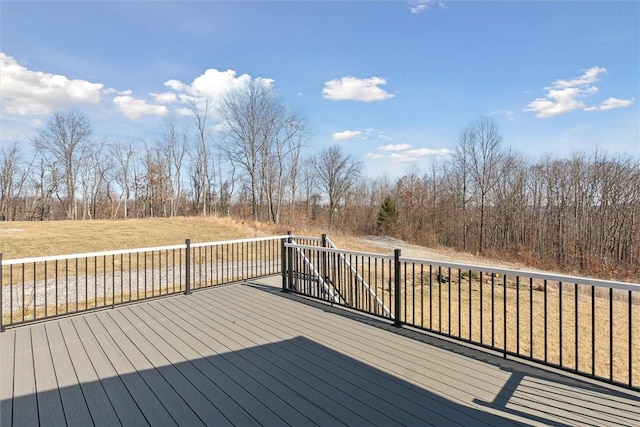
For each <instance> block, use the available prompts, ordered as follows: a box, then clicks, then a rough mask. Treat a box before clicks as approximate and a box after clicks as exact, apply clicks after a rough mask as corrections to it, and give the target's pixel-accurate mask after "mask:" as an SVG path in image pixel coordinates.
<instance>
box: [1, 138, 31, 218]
mask: <svg viewBox="0 0 640 427" xmlns="http://www.w3.org/2000/svg"><path fill="white" fill-rule="evenodd" d="M29 172H30V171H29V167H25V165H24V164H23V162H22V160H21V155H20V149H19V148H18V145H17V144H13V145H12V146H11V147H9V148H5V147H3V148H2V150H0V214H2V215H4V216H5V219H6V220H8V221H11V220H15V219H16V211H17V204H18V201H19V200H20V198H21V196H22V193H23V188H24V185H25V180H26V177H27V176H28V174H29Z"/></svg>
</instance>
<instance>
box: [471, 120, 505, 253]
mask: <svg viewBox="0 0 640 427" xmlns="http://www.w3.org/2000/svg"><path fill="white" fill-rule="evenodd" d="M460 149H461V150H462V155H463V156H464V157H465V159H468V161H469V163H470V169H469V170H470V173H471V177H472V179H473V182H474V185H475V190H476V195H477V196H478V197H479V200H478V204H479V207H480V212H479V214H480V219H479V227H478V252H480V253H482V250H483V249H484V237H485V225H486V222H485V215H486V209H487V196H488V194H489V192H490V191H491V190H492V189H493V188H494V187H495V186H496V185H497V184H498V181H499V180H500V178H501V175H500V173H499V171H500V167H504V166H505V162H508V161H510V156H507V155H506V154H505V153H504V151H503V150H502V136H500V132H499V131H498V125H497V124H496V122H495V120H493V119H492V118H482V119H479V120H477V121H476V122H475V123H473V124H471V125H469V127H468V128H467V129H466V130H465V131H464V133H463V141H462V144H461V145H460Z"/></svg>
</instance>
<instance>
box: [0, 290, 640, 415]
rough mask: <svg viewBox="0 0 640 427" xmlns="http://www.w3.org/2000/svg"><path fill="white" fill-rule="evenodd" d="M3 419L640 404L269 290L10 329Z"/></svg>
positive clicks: (585, 411)
mask: <svg viewBox="0 0 640 427" xmlns="http://www.w3.org/2000/svg"><path fill="white" fill-rule="evenodd" d="M0 351H1V353H2V354H1V356H2V359H1V366H0V374H1V375H2V377H1V378H0V398H1V408H0V417H1V418H0V425H1V426H2V427H5V426H36V425H51V426H63V425H78V426H87V425H92V424H93V425H104V426H115V425H132V426H139V425H146V424H150V425H158V426H161V425H162V426H164V425H175V424H178V425H185V426H196V425H215V426H218V425H239V426H244V425H264V426H278V425H292V426H304V425H328V426H335V425H349V426H358V425H372V424H373V425H384V426H392V425H405V426H417V425H437V426H442V425H473V426H476V425H483V424H485V425H501V426H502V425H505V426H508V425H515V424H526V425H581V426H588V425H611V426H623V425H636V426H638V425H640V395H638V394H637V393H632V392H627V391H624V390H621V389H617V388H610V387H607V386H603V385H600V384H594V383H593V382H586V381H583V380H578V379H575V378H571V377H568V376H566V375H558V374H555V373H552V372H549V371H547V370H542V369H538V368H534V367H531V366H528V365H524V364H520V363H518V362H515V361H511V360H505V359H502V358H501V357H499V356H494V355H492V354H488V353H486V352H480V351H476V350H475V349H471V348H468V347H464V346H461V345H458V344H454V343H450V342H448V341H444V340H441V339H438V338H433V337H430V336H428V335H426V334H423V333H418V332H415V331H411V330H408V329H406V328H403V329H397V328H394V327H393V326H391V325H389V324H388V323H385V322H381V321H379V320H377V319H372V318H370V317H367V316H362V315H360V314H356V313H353V312H350V311H348V310H344V309H337V308H332V307H330V306H328V305H325V304H322V303H318V302H314V301H309V300H306V299H304V298H300V297H297V296H294V295H291V294H283V293H281V292H279V291H278V289H277V288H274V287H273V286H269V285H267V284H265V283H262V284H261V283H257V282H256V283H252V284H235V285H229V286H222V287H218V288H214V289H210V290H206V291H201V292H196V293H193V294H192V295H188V296H185V295H179V296H173V297H167V298H163V299H158V300H153V301H148V302H143V303H138V304H132V305H127V306H123V307H120V308H116V309H107V310H103V311H99V312H95V313H90V314H85V315H80V316H73V317H68V318H64V319H60V320H53V321H47V322H43V323H39V324H34V325H31V326H24V327H19V328H14V329H9V330H7V331H5V332H3V333H1V334H0Z"/></svg>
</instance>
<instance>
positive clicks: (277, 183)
mask: <svg viewBox="0 0 640 427" xmlns="http://www.w3.org/2000/svg"><path fill="white" fill-rule="evenodd" d="M220 115H221V117H222V122H223V126H224V130H223V135H224V136H223V138H222V140H221V141H220V144H219V147H220V150H221V151H222V152H224V153H225V154H226V156H227V157H228V159H229V160H230V161H231V162H232V163H234V164H235V165H236V166H237V167H238V168H239V169H241V170H242V171H243V172H244V173H245V174H246V176H247V179H248V181H249V182H248V185H249V191H250V195H251V206H252V214H253V219H254V220H256V221H257V220H258V219H259V218H260V215H259V214H260V211H259V208H260V205H261V203H260V201H261V198H262V196H264V197H265V199H266V201H267V206H268V209H269V219H270V220H271V221H273V222H278V221H279V218H280V212H281V207H282V202H283V200H284V192H285V189H286V186H287V185H288V184H289V183H290V179H291V176H292V175H291V173H292V171H293V169H291V167H290V165H291V164H292V163H295V161H294V159H296V160H297V157H298V156H299V150H300V146H301V143H302V141H303V139H304V138H305V136H306V125H305V121H304V120H302V119H300V118H299V117H297V116H295V115H293V114H289V113H288V112H287V110H286V108H285V107H284V105H283V104H282V102H281V101H280V99H279V97H278V95H277V93H276V92H275V91H274V90H273V89H272V87H271V85H270V82H268V81H267V80H264V79H260V78H258V79H253V80H250V81H248V82H247V83H246V84H244V85H243V86H241V87H240V88H238V89H236V90H234V91H231V92H230V93H228V94H227V95H226V96H225V97H224V98H223V100H222V104H221V107H220Z"/></svg>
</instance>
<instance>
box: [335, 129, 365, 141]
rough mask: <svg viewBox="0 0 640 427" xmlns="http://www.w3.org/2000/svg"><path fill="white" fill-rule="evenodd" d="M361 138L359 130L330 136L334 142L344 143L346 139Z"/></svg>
mask: <svg viewBox="0 0 640 427" xmlns="http://www.w3.org/2000/svg"><path fill="white" fill-rule="evenodd" d="M360 136H362V131H359V130H345V131H342V132H336V133H334V134H333V135H331V139H333V140H334V141H346V140H348V139H353V138H358V137H360Z"/></svg>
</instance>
